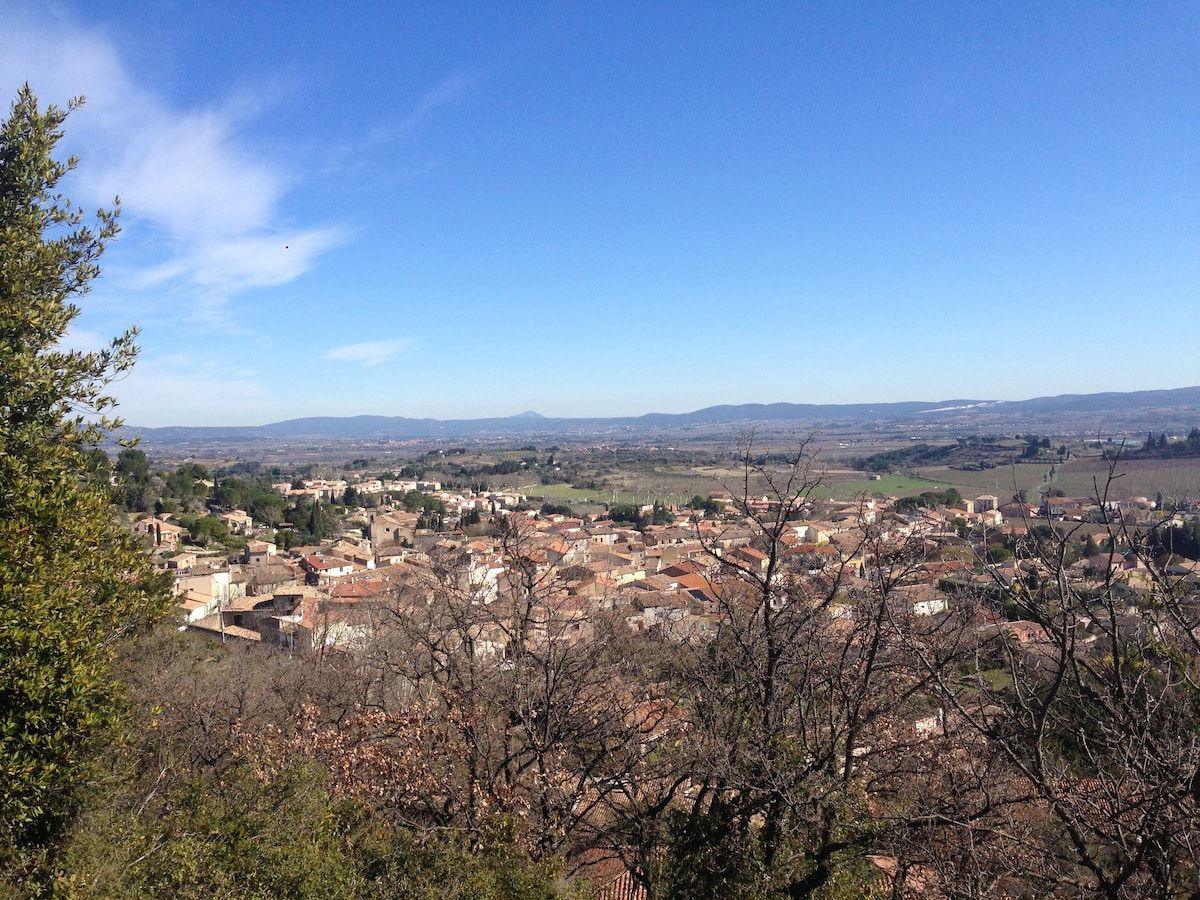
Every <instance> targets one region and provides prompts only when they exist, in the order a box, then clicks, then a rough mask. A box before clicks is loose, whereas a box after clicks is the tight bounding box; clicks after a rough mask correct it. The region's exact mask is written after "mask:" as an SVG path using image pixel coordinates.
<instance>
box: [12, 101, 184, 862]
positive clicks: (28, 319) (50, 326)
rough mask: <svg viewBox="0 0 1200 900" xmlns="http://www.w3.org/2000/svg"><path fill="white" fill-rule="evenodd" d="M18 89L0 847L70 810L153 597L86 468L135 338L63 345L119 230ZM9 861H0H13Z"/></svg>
mask: <svg viewBox="0 0 1200 900" xmlns="http://www.w3.org/2000/svg"><path fill="white" fill-rule="evenodd" d="M78 103H79V101H72V103H71V104H70V106H69V107H68V108H67V109H66V110H62V109H58V108H55V107H53V106H51V107H47V108H46V109H45V110H41V109H39V107H38V103H37V100H36V98H35V97H34V95H33V93H32V92H31V91H30V90H29V88H28V86H26V87H24V88H22V89H21V90H20V92H19V93H18V95H17V99H16V101H15V102H14V103H13V105H12V109H11V112H10V114H9V116H8V118H7V119H6V120H5V121H4V122H3V123H2V124H0V235H2V239H0V785H2V787H0V852H8V853H9V854H12V853H14V852H20V851H22V850H26V849H29V848H36V847H38V846H45V845H46V844H47V843H48V842H50V841H51V840H52V839H53V838H54V837H55V836H56V834H57V833H58V832H59V830H60V829H61V827H62V826H63V825H64V824H65V823H66V822H67V821H68V820H69V818H70V815H71V812H72V810H73V802H74V800H75V799H76V798H77V797H78V795H79V792H80V789H81V788H82V787H84V786H85V785H86V777H85V772H86V768H85V766H86V763H87V762H88V760H89V758H90V754H91V752H92V751H93V750H95V749H96V748H97V746H98V745H99V744H101V743H102V742H103V741H104V740H105V738H106V736H107V735H108V729H109V727H110V726H111V725H112V724H113V722H114V721H115V717H116V714H117V693H118V691H117V687H116V685H115V682H114V678H113V676H112V671H111V663H112V653H113V649H114V645H115V643H116V642H117V641H118V639H119V638H121V636H122V635H124V634H126V633H127V632H129V631H130V630H131V629H133V628H134V627H135V626H137V625H138V624H139V623H141V622H143V621H144V620H145V619H147V618H149V617H152V616H153V615H155V614H157V613H158V612H160V610H161V609H162V608H163V603H164V602H165V592H164V591H162V590H160V589H159V588H158V587H157V584H158V583H157V581H155V580H154V579H153V578H152V577H151V575H150V571H149V569H148V563H147V560H146V558H145V557H144V555H143V554H142V552H141V551H140V550H139V549H138V548H137V547H136V545H135V544H134V543H133V541H132V540H131V539H130V538H129V537H128V536H127V535H126V534H125V533H124V532H123V530H122V529H120V528H119V527H118V524H117V523H116V522H115V521H114V519H113V512H112V499H113V498H112V494H111V488H110V486H109V484H108V482H107V479H105V478H103V477H101V476H98V475H97V474H96V470H95V469H94V468H93V467H91V466H89V465H88V457H89V453H90V451H92V450H93V449H94V448H95V447H96V445H97V444H98V443H99V442H100V441H101V440H102V439H103V438H104V437H105V436H106V435H107V434H108V432H109V430H110V429H111V428H112V427H114V426H115V425H117V424H119V423H116V422H114V421H110V420H108V419H107V418H106V417H105V414H106V413H107V412H108V411H109V410H111V408H112V407H113V406H114V400H113V399H112V397H111V396H109V395H108V394H107V392H106V386H107V385H108V383H109V382H110V381H111V380H112V378H113V377H115V376H116V375H118V374H120V373H122V372H124V371H126V370H127V369H128V368H129V367H130V366H131V365H132V364H133V360H134V357H135V355H136V352H137V350H136V347H135V346H134V332H133V331H132V330H130V331H127V332H126V333H125V334H123V335H122V336H120V337H118V338H117V339H115V340H114V341H112V342H111V344H109V345H108V346H107V347H106V348H104V349H102V350H97V351H92V352H87V353H85V352H82V351H78V350H66V349H64V348H63V346H62V339H63V336H64V335H65V334H66V331H67V329H68V327H69V326H70V325H71V323H72V321H73V320H74V319H75V318H76V316H77V315H78V314H79V307H78V306H76V305H75V301H76V300H77V299H78V298H80V297H81V296H82V295H84V294H85V293H86V292H87V290H88V287H89V285H90V284H91V282H92V281H93V279H95V278H96V276H97V274H98V273H99V269H98V267H97V260H98V258H99V256H100V254H101V252H102V250H103V249H104V246H105V244H106V243H107V242H108V241H109V240H110V239H111V238H112V237H113V236H114V235H115V234H116V233H117V219H116V211H115V210H101V211H99V212H98V213H97V214H96V217H95V220H94V222H92V223H90V224H89V223H86V222H85V219H84V216H83V214H82V212H81V211H79V210H77V209H75V208H74V207H72V206H71V205H70V203H69V201H68V200H66V199H65V198H64V197H63V196H62V195H61V194H59V193H58V188H59V183H60V181H62V180H63V178H64V177H65V176H66V175H67V173H69V172H70V171H71V170H72V169H73V168H74V167H75V160H74V158H72V159H68V160H66V161H61V160H58V159H56V158H55V157H54V155H53V154H54V150H55V146H56V144H57V143H58V141H59V139H60V138H61V137H62V125H63V122H64V121H65V119H66V118H67V115H68V113H69V112H70V110H71V109H73V108H75V107H76V106H77V105H78ZM13 859H14V857H13V856H11V855H10V856H9V857H8V860H9V863H10V864H11V862H12V860H13Z"/></svg>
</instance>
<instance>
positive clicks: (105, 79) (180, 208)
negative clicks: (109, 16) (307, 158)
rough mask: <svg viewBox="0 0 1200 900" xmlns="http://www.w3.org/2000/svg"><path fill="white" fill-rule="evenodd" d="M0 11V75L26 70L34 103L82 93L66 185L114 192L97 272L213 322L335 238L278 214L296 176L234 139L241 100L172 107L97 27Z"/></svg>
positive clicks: (9, 79) (90, 200) (99, 198)
mask: <svg viewBox="0 0 1200 900" xmlns="http://www.w3.org/2000/svg"><path fill="white" fill-rule="evenodd" d="M0 13H3V15H4V19H5V22H4V25H5V27H4V28H0V86H3V88H4V89H5V90H7V91H10V92H11V91H15V89H16V87H17V86H18V85H19V84H21V83H22V82H25V81H28V82H29V83H30V85H31V86H32V87H33V88H34V90H35V92H37V93H38V95H39V99H40V100H41V101H42V102H43V104H46V103H49V102H55V103H57V104H58V105H62V104H64V103H65V102H66V100H67V99H68V98H69V97H71V96H73V95H76V94H86V96H87V101H88V102H87V106H86V107H85V109H84V110H83V111H81V112H80V113H79V114H78V115H77V116H74V117H72V120H71V122H70V125H69V127H68V129H67V134H68V139H69V141H70V142H71V146H72V147H76V146H78V147H82V148H84V152H83V155H84V156H85V157H86V159H85V164H84V165H83V166H81V168H80V170H79V172H78V173H76V175H74V176H73V180H74V184H73V186H72V187H71V191H72V193H74V194H76V195H77V196H76V197H75V198H74V199H75V200H76V201H77V202H84V203H86V204H89V205H90V204H95V205H107V204H109V203H111V202H112V198H113V196H115V195H118V194H119V195H120V197H121V201H122V208H123V212H124V216H123V225H124V234H123V236H122V244H123V245H124V246H123V247H122V251H123V252H122V257H123V258H122V261H121V263H120V264H118V265H116V266H114V267H110V268H109V269H108V271H109V272H110V274H114V275H116V276H117V277H120V278H122V279H123V281H124V283H125V284H127V285H129V286H131V287H134V288H144V289H148V288H155V289H161V288H164V287H168V288H171V289H173V290H178V291H182V292H183V294H184V295H185V296H186V295H187V294H193V295H196V296H198V297H199V296H202V297H203V298H204V299H203V302H202V303H201V302H197V303H195V304H191V305H189V306H188V308H189V309H191V310H193V311H194V312H193V313H192V315H193V316H196V315H199V316H202V317H204V318H208V319H209V320H210V322H213V321H215V322H219V321H220V320H221V319H222V317H223V316H224V315H225V309H226V306H227V304H228V302H229V301H230V300H231V299H232V298H233V297H235V296H236V295H237V294H239V293H240V292H242V291H245V290H249V289H252V288H257V287H264V286H275V285H281V284H286V283H288V282H290V281H292V280H294V279H296V278H298V277H299V276H300V275H302V274H303V273H304V272H306V271H308V270H309V269H310V268H312V266H313V265H315V263H316V261H317V259H318V258H319V257H320V256H321V255H322V254H324V253H326V252H328V251H329V250H330V249H331V248H333V247H335V246H337V245H338V244H340V243H342V242H344V241H345V240H346V239H347V233H346V231H345V230H344V229H342V228H339V227H337V226H335V225H329V224H325V225H320V224H318V225H311V224H310V225H300V224H295V223H290V222H285V221H282V219H281V215H280V206H281V203H282V200H283V198H284V197H285V196H286V194H287V192H288V191H289V190H290V189H291V188H292V187H293V185H294V183H295V181H296V176H295V175H294V174H293V173H290V172H288V171H287V167H286V165H284V164H281V162H280V161H279V160H275V159H267V158H264V156H263V155H262V154H260V153H256V152H255V151H254V150H252V149H251V148H250V147H248V146H247V145H246V144H245V143H244V142H243V141H242V140H241V139H240V137H239V136H240V134H241V133H242V132H243V131H244V126H245V122H244V117H245V116H247V115H248V110H247V109H246V104H244V103H240V104H239V103H238V102H235V100H233V99H231V100H230V101H228V102H226V103H225V104H224V105H222V106H217V107H214V108H205V109H178V108H174V107H172V106H171V105H170V103H168V101H167V100H166V99H165V98H163V97H161V96H159V95H157V94H155V93H154V92H153V91H152V90H149V89H146V88H143V87H141V86H139V85H137V84H135V83H134V81H133V80H132V78H131V77H130V75H129V73H128V71H127V69H126V67H125V66H124V64H123V62H122V61H121V59H120V57H119V55H118V53H117V52H116V50H115V48H114V45H113V43H112V41H111V40H110V39H109V38H108V36H107V35H106V34H105V33H104V32H103V31H102V30H98V29H84V28H82V27H78V26H75V25H72V24H70V23H69V22H67V23H64V22H62V21H59V22H55V23H53V25H52V26H50V25H46V24H43V23H42V22H40V21H35V20H33V19H32V18H30V17H29V16H27V15H26V16H21V15H19V14H14V13H13V12H12V11H11V10H7V9H3V8H0ZM130 245H132V246H130ZM131 259H132V262H131Z"/></svg>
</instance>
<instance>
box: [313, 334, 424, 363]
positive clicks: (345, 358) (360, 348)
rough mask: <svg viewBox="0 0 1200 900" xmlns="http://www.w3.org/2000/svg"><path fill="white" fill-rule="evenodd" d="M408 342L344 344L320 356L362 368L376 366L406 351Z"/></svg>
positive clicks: (388, 341)
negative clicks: (356, 364) (353, 363)
mask: <svg viewBox="0 0 1200 900" xmlns="http://www.w3.org/2000/svg"><path fill="white" fill-rule="evenodd" d="M408 346H409V341H408V340H406V339H405V338H395V339H393V340H387V341H367V342H365V343H362V344H346V345H345V346H342V347H334V348H333V349H332V350H328V351H326V352H325V353H324V354H322V356H321V358H322V359H332V360H338V361H341V362H355V363H359V364H361V365H364V366H377V365H379V364H380V363H383V362H387V361H388V360H389V359H392V358H393V357H396V356H399V355H400V354H401V353H403V352H404V351H405V350H407V349H408Z"/></svg>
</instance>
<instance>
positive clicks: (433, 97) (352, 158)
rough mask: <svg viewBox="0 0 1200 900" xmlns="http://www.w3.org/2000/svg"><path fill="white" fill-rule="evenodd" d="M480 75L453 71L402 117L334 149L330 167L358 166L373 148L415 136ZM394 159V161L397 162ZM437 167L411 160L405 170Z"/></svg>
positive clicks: (329, 168) (418, 170)
mask: <svg viewBox="0 0 1200 900" xmlns="http://www.w3.org/2000/svg"><path fill="white" fill-rule="evenodd" d="M477 79H478V75H477V74H475V73H473V72H469V71H466V70H463V71H458V72H452V73H451V74H449V75H447V76H446V77H445V78H443V79H442V80H441V81H439V82H438V83H437V84H435V85H434V86H433V87H431V88H429V89H428V90H427V91H425V93H423V94H422V95H421V96H420V98H419V99H418V100H417V102H416V103H415V104H414V105H413V106H412V108H411V109H410V110H409V111H408V112H407V113H405V114H404V115H403V116H402V117H401V118H399V119H390V120H385V121H383V122H381V123H379V124H378V125H376V126H375V127H373V128H371V129H370V130H369V131H368V132H367V133H366V135H365V136H363V137H362V138H361V139H359V140H352V141H351V142H349V143H346V144H343V145H342V146H340V147H337V148H335V149H334V150H333V152H332V153H331V155H330V160H329V163H328V164H327V168H328V170H329V171H341V170H343V169H346V168H350V169H352V170H359V169H362V168H365V167H366V166H367V165H368V162H367V158H368V157H369V154H370V151H372V150H375V149H376V148H379V147H384V146H388V145H392V144H396V143H398V142H399V143H403V142H407V141H410V140H412V139H413V136H414V135H415V134H417V133H418V132H420V131H421V130H422V129H423V128H424V127H425V126H426V124H427V123H428V122H429V120H430V119H431V118H432V117H433V115H434V114H435V113H436V112H438V111H439V110H441V109H443V108H445V107H448V106H452V105H453V104H454V103H457V102H458V101H459V100H460V99H462V98H463V97H464V96H465V95H466V94H467V92H468V90H469V89H470V88H471V86H472V85H473V84H474V83H475V82H476V80H477ZM395 164H396V163H395V160H392V161H391V165H392V166H395ZM433 168H436V165H435V164H434V163H432V162H430V161H428V160H427V161H425V162H421V163H415V162H413V161H409V162H407V163H406V164H405V170H406V171H407V172H409V173H413V172H416V173H420V172H424V171H428V170H430V169H433Z"/></svg>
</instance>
